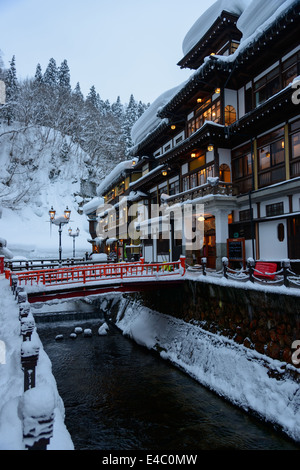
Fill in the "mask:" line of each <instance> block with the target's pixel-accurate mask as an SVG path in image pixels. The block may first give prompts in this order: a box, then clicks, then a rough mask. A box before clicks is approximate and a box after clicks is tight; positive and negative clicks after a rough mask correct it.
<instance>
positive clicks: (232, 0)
mask: <svg viewBox="0 0 300 470" xmlns="http://www.w3.org/2000/svg"><path fill="white" fill-rule="evenodd" d="M258 1H259V2H260V3H261V4H264V3H265V2H261V0H258ZM250 3H251V0H218V1H217V2H215V3H214V4H213V5H212V6H211V7H210V8H208V9H207V10H206V11H205V12H204V13H203V14H202V15H201V16H200V18H198V20H197V21H196V22H195V23H194V25H193V26H192V27H191V29H190V30H189V32H188V33H187V34H186V36H185V38H184V40H183V43H182V51H183V54H184V55H186V54H188V53H189V52H190V50H191V49H192V48H193V47H194V46H195V45H196V44H197V43H198V42H199V41H200V39H201V38H202V37H203V36H204V35H205V33H206V32H207V31H208V30H209V28H210V27H211V26H212V25H213V23H214V22H215V21H216V19H217V18H218V17H219V16H220V14H221V13H222V11H223V10H224V11H227V12H228V13H233V14H236V15H238V16H240V15H241V14H242V13H243V11H244V10H245V8H247V7H248V6H249V4H250ZM269 3H271V2H269ZM257 18H259V17H257Z"/></svg>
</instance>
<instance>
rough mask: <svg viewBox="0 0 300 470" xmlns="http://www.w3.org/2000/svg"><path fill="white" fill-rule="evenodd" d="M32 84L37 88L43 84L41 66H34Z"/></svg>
mask: <svg viewBox="0 0 300 470" xmlns="http://www.w3.org/2000/svg"><path fill="white" fill-rule="evenodd" d="M34 82H35V84H36V85H38V86H39V85H41V84H42V83H43V82H44V80H43V73H42V67H41V64H37V66H36V71H35V76H34Z"/></svg>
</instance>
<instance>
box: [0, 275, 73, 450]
mask: <svg viewBox="0 0 300 470" xmlns="http://www.w3.org/2000/svg"><path fill="white" fill-rule="evenodd" d="M0 340H1V344H2V345H3V347H4V349H5V355H4V359H5V360H4V361H3V360H2V361H1V362H0V450H24V449H25V448H24V443H23V440H22V435H23V431H22V422H21V421H20V418H19V408H20V406H22V400H23V396H24V393H23V392H24V373H23V371H22V369H21V348H22V344H23V340H22V336H20V321H19V309H18V305H17V303H16V301H15V299H14V297H13V294H12V292H11V289H10V286H9V283H8V281H7V280H5V279H3V276H2V278H0ZM32 341H33V344H34V345H38V347H39V358H38V363H37V367H36V385H37V386H38V387H39V389H38V390H40V389H42V390H44V389H45V388H47V390H48V392H47V393H51V394H52V395H53V397H54V430H53V433H54V434H53V438H51V441H50V444H49V446H48V449H49V450H73V449H74V446H73V443H72V441H71V437H70V435H69V432H68V431H67V429H66V427H65V424H64V405H63V402H62V400H61V398H60V396H59V394H58V390H57V385H56V381H55V379H54V377H53V375H52V370H51V362H50V360H49V358H48V356H47V355H46V353H45V351H44V349H43V345H42V343H41V341H40V338H39V336H38V334H37V332H36V330H35V331H34V332H33V333H32ZM49 389H50V390H51V391H50V392H49ZM36 394H39V403H40V404H41V400H42V405H43V406H47V403H43V393H41V394H40V393H39V392H38V391H37V392H36ZM44 398H45V397H44Z"/></svg>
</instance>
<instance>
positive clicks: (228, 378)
mask: <svg viewBox="0 0 300 470" xmlns="http://www.w3.org/2000/svg"><path fill="white" fill-rule="evenodd" d="M125 302H126V300H125V299H122V302H121V304H120V307H119V314H118V317H117V321H116V325H117V326H118V327H119V328H120V329H121V331H122V332H123V334H124V335H127V336H129V337H130V338H132V339H134V340H135V341H136V342H137V343H138V344H140V345H143V346H145V347H147V348H148V349H154V350H156V351H159V352H160V355H161V357H162V358H164V359H167V360H170V361H171V362H172V363H174V364H176V365H177V366H179V367H180V368H182V369H183V370H185V371H186V372H187V373H188V374H189V375H191V376H192V377H194V378H195V379H196V380H198V381H199V382H200V383H201V384H203V385H204V386H206V387H208V388H209V389H211V390H213V391H215V392H216V393H218V394H219V395H220V396H223V397H225V398H226V399H229V400H230V401H231V402H232V403H234V404H236V405H237V406H239V407H241V408H243V409H244V410H252V411H254V412H256V413H258V414H259V415H260V416H261V417H262V418H263V419H265V420H267V421H268V422H271V423H273V424H274V425H277V426H280V427H281V428H282V430H283V431H284V432H285V433H286V434H287V435H288V436H289V437H291V438H292V439H294V440H296V441H299V439H300V437H299V436H300V413H299V407H300V389H299V385H298V384H297V383H296V382H295V381H293V380H292V379H290V378H289V377H285V378H284V380H276V379H275V378H271V377H270V376H269V374H268V368H270V369H271V370H273V371H274V372H276V371H277V372H282V370H281V366H282V365H283V364H282V363H280V362H279V361H276V360H272V359H269V358H268V357H266V356H263V355H261V354H259V353H257V352H256V351H252V350H249V349H247V348H246V347H244V346H241V345H238V344H237V343H235V342H234V341H233V340H230V339H228V338H226V337H224V336H221V335H217V334H212V333H210V332H207V331H205V330H203V329H202V328H201V327H199V326H196V325H192V324H189V323H186V322H184V321H183V320H179V319H176V318H173V317H171V316H168V315H163V314H160V313H158V312H154V311H152V310H150V309H148V308H146V307H144V306H142V305H140V304H139V303H130V304H128V305H127V306H126V304H125ZM291 369H293V367H291Z"/></svg>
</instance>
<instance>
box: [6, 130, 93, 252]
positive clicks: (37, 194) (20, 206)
mask: <svg viewBox="0 0 300 470" xmlns="http://www.w3.org/2000/svg"><path fill="white" fill-rule="evenodd" d="M14 129H15V132H14ZM0 137H1V138H0V164H1V168H2V171H1V174H0V238H3V239H5V240H6V241H7V249H8V250H10V251H11V253H12V255H13V256H15V257H22V256H23V257H25V258H28V259H34V258H40V257H45V258H50V257H53V258H58V248H59V236H58V227H57V226H55V225H50V218H49V210H50V208H51V206H53V208H54V209H55V210H56V217H59V216H61V215H63V213H64V210H65V209H66V207H67V206H68V208H69V209H70V210H71V217H70V221H69V223H68V224H67V225H65V226H64V227H63V229H62V256H63V257H64V258H67V257H71V256H72V253H73V239H72V238H71V237H70V236H69V234H68V229H69V228H72V231H73V232H75V231H76V229H77V227H78V228H79V229H80V234H79V236H78V237H77V238H76V240H75V248H76V256H80V257H81V256H84V254H85V253H86V252H89V253H90V251H91V244H90V243H89V242H88V241H87V240H88V239H89V238H90V235H89V227H88V221H87V217H86V214H81V211H80V205H81V204H83V203H84V202H85V201H84V200H83V197H82V196H81V193H82V190H81V183H82V181H87V180H88V165H89V163H90V157H89V156H88V155H87V154H86V153H85V152H83V151H82V150H81V149H80V147H79V146H76V145H75V144H74V143H72V141H71V139H70V138H68V137H63V136H62V135H61V134H60V133H59V132H57V131H53V130H51V129H48V128H43V127H34V126H32V127H30V126H29V127H28V128H24V130H22V127H21V126H20V125H18V123H16V124H15V125H14V128H12V126H10V127H7V126H5V125H4V124H1V125H0ZM65 146H67V149H68V153H67V154H65V153H64V154H62V149H64V148H65ZM99 175H101V169H99ZM86 202H88V201H86Z"/></svg>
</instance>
